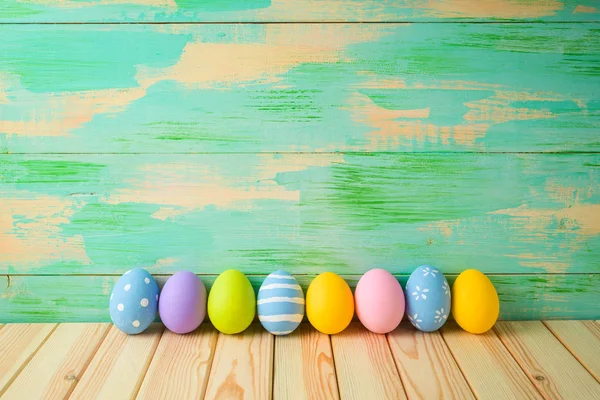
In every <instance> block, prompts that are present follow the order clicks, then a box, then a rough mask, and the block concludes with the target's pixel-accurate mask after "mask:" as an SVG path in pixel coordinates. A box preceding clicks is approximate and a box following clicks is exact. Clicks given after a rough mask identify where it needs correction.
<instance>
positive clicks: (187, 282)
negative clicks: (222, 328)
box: [158, 271, 206, 333]
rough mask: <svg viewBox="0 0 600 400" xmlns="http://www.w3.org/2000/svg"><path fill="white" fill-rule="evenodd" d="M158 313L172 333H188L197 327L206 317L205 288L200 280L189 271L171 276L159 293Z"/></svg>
mask: <svg viewBox="0 0 600 400" xmlns="http://www.w3.org/2000/svg"><path fill="white" fill-rule="evenodd" d="M158 313H159V315H160V319H161V320H162V322H163V324H165V326H166V327H167V328H168V329H169V330H170V331H172V332H175V333H188V332H191V331H193V330H194V329H196V328H197V327H199V326H200V324H201V323H202V321H204V317H205V315H206V288H205V287H204V283H203V282H202V280H201V279H200V278H198V276H196V274H194V273H193V272H190V271H179V272H176V273H175V274H173V276H171V277H170V278H169V279H168V280H167V283H165V286H163V288H162V291H161V293H160V300H159V302H158Z"/></svg>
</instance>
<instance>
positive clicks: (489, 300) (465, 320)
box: [452, 269, 500, 333]
mask: <svg viewBox="0 0 600 400" xmlns="http://www.w3.org/2000/svg"><path fill="white" fill-rule="evenodd" d="M499 313H500V300H499V299H498V293H497V292H496V288H494V285H493V284H492V282H491V281H490V279H489V278H488V277H487V276H485V275H484V274H483V273H481V272H479V271H477V270H476V269H468V270H466V271H463V272H462V273H461V274H460V275H458V277H457V278H456V281H454V285H452V316H453V317H454V319H455V320H456V323H458V325H459V326H460V327H461V328H463V329H464V330H465V331H467V332H470V333H484V332H487V331H489V330H490V329H491V328H492V326H494V324H495V323H496V320H497V319H498V314H499Z"/></svg>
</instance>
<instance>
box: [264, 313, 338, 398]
mask: <svg viewBox="0 0 600 400" xmlns="http://www.w3.org/2000/svg"><path fill="white" fill-rule="evenodd" d="M273 367H274V368H273V399H274V400H285V399H298V400H300V399H339V390H338V386H337V379H336V376H335V367H334V365H333V354H332V351H331V340H330V338H329V335H324V334H322V333H320V332H318V331H317V330H315V329H314V328H313V327H312V326H311V325H310V324H308V323H304V324H301V325H300V326H299V327H298V329H297V330H296V331H294V332H293V333H292V334H291V335H287V336H277V337H275V361H274V365H273Z"/></svg>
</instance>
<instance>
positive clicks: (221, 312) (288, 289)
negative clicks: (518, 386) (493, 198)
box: [110, 265, 500, 335]
mask: <svg viewBox="0 0 600 400" xmlns="http://www.w3.org/2000/svg"><path fill="white" fill-rule="evenodd" d="M305 306H306V316H307V317H308V320H309V322H310V323H311V324H312V325H313V326H314V327H315V329H317V330H318V331H320V332H322V333H326V334H336V333H339V332H341V331H343V330H344V329H345V328H346V327H347V326H348V325H349V324H350V321H351V320H352V318H353V316H354V313H355V311H356V315H357V317H358V319H359V320H360V321H361V323H362V324H363V325H364V326H365V327H366V328H367V329H369V330H370V331H372V332H375V333H388V332H391V331H392V330H394V329H395V328H396V327H397V326H398V325H399V324H400V321H401V320H402V318H403V317H404V315H405V313H406V315H407V317H408V319H409V321H410V322H411V323H412V325H414V326H415V327H416V328H417V329H419V330H421V331H424V332H431V331H435V330H437V329H439V328H440V327H442V325H444V323H445V322H446V321H447V319H448V316H449V315H450V310H452V315H453V317H454V319H455V320H456V321H457V323H458V324H459V325H460V326H461V327H462V328H463V329H465V330H466V331H468V332H471V333H483V332H486V331H488V330H489V329H490V328H491V327H492V326H493V325H494V323H495V322H496V319H497V318H498V314H499V309H500V304H499V300H498V295H497V293H496V290H495V288H494V286H493V284H492V283H491V281H490V280H489V279H488V278H487V277H486V276H485V275H484V274H482V273H481V272H479V271H477V270H474V269H470V270H466V271H464V272H463V273H461V274H460V275H459V276H458V277H457V279H456V281H455V283H454V285H453V287H452V289H450V286H449V285H448V281H447V280H446V278H445V277H444V275H443V274H442V273H441V272H440V271H439V270H438V269H437V268H435V267H432V266H428V265H424V266H421V267H419V268H417V269H415V271H414V272H413V273H412V274H411V275H410V277H409V279H408V282H407V283H406V291H404V290H402V286H401V285H400V283H399V282H398V281H397V280H396V278H395V277H394V276H393V275H392V274H390V273H389V272H388V271H385V270H383V269H373V270H370V271H368V272H367V273H365V274H364V275H363V276H362V277H361V279H360V280H359V282H358V284H357V286H356V290H355V293H354V296H353V294H352V291H351V290H350V287H349V286H348V284H347V283H346V281H344V279H342V278H341V277H340V276H338V275H336V274H334V273H332V272H325V273H322V274H320V275H318V276H317V277H316V278H315V279H314V280H313V281H312V282H311V284H310V286H309V288H308V290H307V292H306V299H305V298H304V293H303V291H302V288H301V287H300V285H299V284H298V282H297V281H296V279H295V278H294V277H293V276H292V275H290V274H289V273H287V272H285V271H276V272H273V273H272V274H270V275H269V276H267V278H266V279H265V280H264V282H263V283H262V285H261V287H260V289H259V291H258V298H257V299H255V294H254V290H253V288H252V285H251V284H250V281H249V280H248V278H246V276H245V275H244V274H243V273H241V272H239V271H236V270H227V271H225V272H223V273H222V274H221V275H219V277H218V278H217V279H216V280H215V282H214V284H213V286H212V289H211V291H210V294H208V295H207V291H206V288H205V286H204V283H203V282H202V280H201V279H200V278H199V277H198V276H197V275H196V274H194V273H192V272H189V271H180V272H177V273H175V274H174V275H173V276H171V277H170V278H169V279H168V280H167V282H166V283H165V285H164V287H163V289H162V291H161V293H160V296H159V289H158V285H157V283H156V281H155V280H154V278H153V277H152V276H151V275H150V274H149V273H148V272H147V271H145V270H143V269H141V268H135V269H133V270H131V271H128V272H126V273H125V274H124V275H123V276H122V277H121V278H120V279H119V280H118V281H117V283H116V284H115V286H114V288H113V291H112V293H111V296H110V315H111V319H112V320H113V322H114V324H115V325H116V326H117V328H119V329H120V330H122V331H123V332H126V333H128V334H137V333H140V332H143V331H144V330H145V329H147V328H148V326H150V324H151V323H152V322H153V321H154V319H155V317H156V313H157V312H158V313H159V315H160V318H161V320H162V322H163V323H164V325H165V326H166V327H167V328H168V329H169V330H171V331H173V332H175V333H180V334H184V333H188V332H191V331H193V330H195V329H196V328H197V327H198V326H200V324H201V323H202V321H203V320H204V319H205V316H206V311H207V310H208V316H209V318H210V321H211V322H212V324H213V325H214V326H215V328H216V329H218V330H219V331H220V332H222V333H225V334H235V333H239V332H242V331H244V330H245V329H246V328H247V327H248V326H249V325H250V324H251V323H252V321H253V320H254V317H255V312H256V311H257V312H258V318H259V320H260V322H261V324H262V325H263V327H264V328H265V329H266V330H267V331H269V332H270V333H272V334H274V335H287V334H289V333H291V332H293V331H294V330H295V329H296V328H297V327H298V325H299V324H300V322H301V321H302V319H303V318H304V313H305Z"/></svg>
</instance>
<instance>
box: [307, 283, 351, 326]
mask: <svg viewBox="0 0 600 400" xmlns="http://www.w3.org/2000/svg"><path fill="white" fill-rule="evenodd" d="M306 316H307V317H308V320H309V321H310V323H311V324H312V326H313V327H314V328H315V329H316V330H318V331H319V332H321V333H325V334H327V335H334V334H336V333H339V332H341V331H343V330H344V329H346V327H347V326H348V325H349V324H350V321H352V317H353V316H354V299H353V297H352V291H351V290H350V287H349V286H348V284H347V283H346V281H344V280H343V279H342V278H341V277H340V276H338V275H336V274H334V273H333V272H324V273H322V274H320V275H318V276H317V277H316V278H315V279H314V280H313V281H312V282H311V284H310V286H309V287H308V290H307V291H306Z"/></svg>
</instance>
